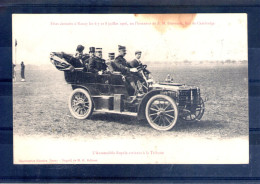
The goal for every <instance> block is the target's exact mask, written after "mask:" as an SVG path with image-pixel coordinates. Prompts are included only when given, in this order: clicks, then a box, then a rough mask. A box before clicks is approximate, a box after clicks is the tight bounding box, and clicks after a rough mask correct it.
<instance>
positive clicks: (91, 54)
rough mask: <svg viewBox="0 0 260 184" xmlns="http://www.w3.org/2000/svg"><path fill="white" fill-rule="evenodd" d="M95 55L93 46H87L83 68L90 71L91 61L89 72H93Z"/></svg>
mask: <svg viewBox="0 0 260 184" xmlns="http://www.w3.org/2000/svg"><path fill="white" fill-rule="evenodd" d="M95 58H96V56H95V47H89V58H88V59H87V60H86V63H85V68H86V70H87V71H89V72H90V63H91V65H92V66H91V70H92V71H91V72H93V69H92V68H93V63H94V61H93V60H95Z"/></svg>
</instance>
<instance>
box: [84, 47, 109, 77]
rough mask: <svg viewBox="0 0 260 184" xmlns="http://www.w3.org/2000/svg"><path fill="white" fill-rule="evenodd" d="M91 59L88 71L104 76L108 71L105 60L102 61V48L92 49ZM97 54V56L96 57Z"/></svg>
mask: <svg viewBox="0 0 260 184" xmlns="http://www.w3.org/2000/svg"><path fill="white" fill-rule="evenodd" d="M89 53H90V58H89V60H88V71H89V72H93V73H99V74H102V73H103V71H105V70H106V67H107V66H106V64H105V60H104V59H102V48H96V49H95V48H94V47H91V48H90V52H89ZM95 54H96V55H95Z"/></svg>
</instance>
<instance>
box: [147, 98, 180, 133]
mask: <svg viewBox="0 0 260 184" xmlns="http://www.w3.org/2000/svg"><path fill="white" fill-rule="evenodd" d="M145 115H146V119H147V121H148V123H149V124H150V125H151V126H152V127H153V128H154V129H156V130H165V131H166V130H170V129H171V128H172V127H173V126H174V125H175V124H176V122H177V119H178V108H177V106H176V103H175V102H174V100H173V99H172V98H170V97H169V96H166V95H160V94H159V95H155V96H153V97H152V98H150V99H149V100H148V102H147V105H146V108H145Z"/></svg>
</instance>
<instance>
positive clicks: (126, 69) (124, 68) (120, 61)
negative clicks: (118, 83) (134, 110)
mask: <svg viewBox="0 0 260 184" xmlns="http://www.w3.org/2000/svg"><path fill="white" fill-rule="evenodd" d="M118 52H119V55H118V56H117V57H116V58H115V61H114V64H115V68H114V70H115V71H118V72H121V73H122V74H123V75H124V76H125V78H126V82H127V88H128V93H129V95H130V96H132V95H136V85H135V79H134V77H133V75H132V72H133V73H135V72H137V71H138V70H137V69H136V68H131V67H130V66H129V64H128V63H127V61H126V60H125V58H124V56H125V55H126V47H125V46H121V45H118Z"/></svg>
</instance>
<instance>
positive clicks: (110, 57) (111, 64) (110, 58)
mask: <svg viewBox="0 0 260 184" xmlns="http://www.w3.org/2000/svg"><path fill="white" fill-rule="evenodd" d="M114 60H115V53H108V59H107V60H106V65H107V70H108V71H109V72H113V71H114V68H115V67H114V65H115V63H114Z"/></svg>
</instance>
